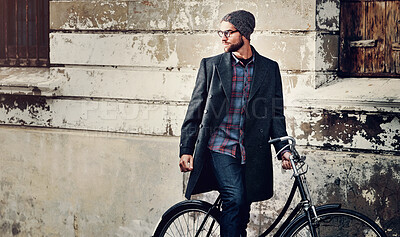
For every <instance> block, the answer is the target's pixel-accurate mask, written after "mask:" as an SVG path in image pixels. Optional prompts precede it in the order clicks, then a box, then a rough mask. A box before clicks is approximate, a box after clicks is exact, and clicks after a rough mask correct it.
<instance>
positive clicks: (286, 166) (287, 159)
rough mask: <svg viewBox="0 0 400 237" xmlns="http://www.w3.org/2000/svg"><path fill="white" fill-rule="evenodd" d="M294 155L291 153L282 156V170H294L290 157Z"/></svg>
mask: <svg viewBox="0 0 400 237" xmlns="http://www.w3.org/2000/svg"><path fill="white" fill-rule="evenodd" d="M291 155H292V154H291V153H290V152H285V153H283V155H282V168H283V169H285V170H290V169H292V163H290V156H291Z"/></svg>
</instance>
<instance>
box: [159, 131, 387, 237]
mask: <svg viewBox="0 0 400 237" xmlns="http://www.w3.org/2000/svg"><path fill="white" fill-rule="evenodd" d="M277 141H289V142H288V144H287V145H286V146H285V147H283V148H282V150H281V151H283V150H285V149H289V150H291V152H292V155H291V156H290V162H291V164H292V167H293V169H292V170H293V177H294V183H293V186H292V189H291V191H290V194H289V197H288V200H287V201H286V204H285V205H284V207H283V209H282V211H281V213H280V214H279V215H278V217H277V218H276V220H275V221H274V222H273V223H272V224H271V226H270V227H269V228H268V229H267V230H265V231H264V232H263V233H262V234H261V235H260V237H263V236H267V235H268V234H269V233H271V232H272V230H274V229H275V227H276V226H277V225H278V224H279V223H280V222H281V220H282V218H283V217H284V215H285V214H286V212H287V210H288V209H289V206H290V204H291V202H292V201H293V197H294V195H295V193H296V190H297V189H298V190H299V193H300V197H301V200H300V202H299V203H298V204H297V206H296V207H295V208H294V210H293V211H292V212H291V213H290V214H289V216H288V217H287V218H286V220H285V221H284V222H283V223H282V225H281V226H280V227H279V229H278V230H277V231H276V232H275V234H274V236H284V237H295V236H299V237H300V236H301V237H303V236H307V237H309V236H310V237H327V236H374V237H375V236H379V237H386V234H385V232H384V231H383V230H382V229H381V228H380V227H379V226H378V225H377V224H376V223H375V222H373V221H372V220H371V219H369V218H368V217H367V216H365V215H363V214H361V213H358V212H356V211H353V210H348V209H342V208H341V204H326V205H322V206H315V205H314V204H313V203H312V201H311V197H310V192H309V189H308V185H307V180H306V177H305V174H306V173H307V171H308V166H307V165H306V163H305V156H300V155H299V153H298V152H297V150H296V147H295V146H296V141H295V139H294V138H293V137H290V136H286V137H281V138H276V139H272V140H270V141H269V143H270V144H272V143H274V142H277ZM281 151H279V152H277V154H280V152H281ZM221 204H222V201H221V198H220V196H218V198H217V200H216V201H215V202H214V204H210V203H208V202H205V201H201V200H186V201H182V202H180V203H177V204H175V205H174V206H172V207H171V208H169V209H168V210H167V211H166V212H165V213H164V214H163V216H162V218H161V220H160V222H159V224H158V225H157V228H156V230H155V232H154V235H153V236H154V237H164V236H192V237H198V236H219V224H218V223H219V218H220V215H221Z"/></svg>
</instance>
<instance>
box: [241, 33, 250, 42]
mask: <svg viewBox="0 0 400 237" xmlns="http://www.w3.org/2000/svg"><path fill="white" fill-rule="evenodd" d="M242 40H243V41H245V42H246V41H248V42H249V43H250V40H248V39H247V38H246V37H245V36H244V35H242Z"/></svg>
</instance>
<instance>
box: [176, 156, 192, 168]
mask: <svg viewBox="0 0 400 237" xmlns="http://www.w3.org/2000/svg"><path fill="white" fill-rule="evenodd" d="M179 168H180V169H181V172H188V171H192V170H193V156H192V155H182V156H181V159H180V161H179Z"/></svg>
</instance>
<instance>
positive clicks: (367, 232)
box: [282, 209, 386, 237]
mask: <svg viewBox="0 0 400 237" xmlns="http://www.w3.org/2000/svg"><path fill="white" fill-rule="evenodd" d="M317 214H318V217H319V218H320V219H321V220H320V222H319V226H318V227H317V228H316V231H317V233H318V236H319V237H331V236H354V237H355V236H363V237H364V236H368V237H369V236H371V237H386V234H385V232H384V231H383V230H382V229H381V228H380V227H379V226H378V225H377V224H376V223H375V222H373V221H372V220H371V219H369V218H368V217H366V216H365V215H363V214H361V213H358V212H356V211H353V210H347V209H336V210H329V209H328V210H317ZM282 236H285V237H309V236H310V237H311V232H310V229H309V224H308V219H307V217H306V216H305V215H302V216H300V217H299V218H297V219H296V220H295V221H294V222H293V224H290V225H289V226H288V227H287V231H284V233H283V234H282Z"/></svg>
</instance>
